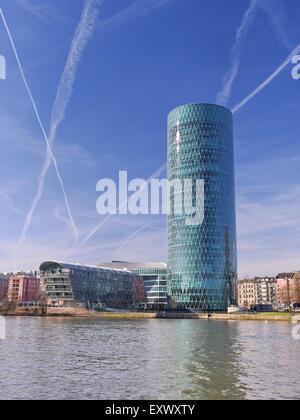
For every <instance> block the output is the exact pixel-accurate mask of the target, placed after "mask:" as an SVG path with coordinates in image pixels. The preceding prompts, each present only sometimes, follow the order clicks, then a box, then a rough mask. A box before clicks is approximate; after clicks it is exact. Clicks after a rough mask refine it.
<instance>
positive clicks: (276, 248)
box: [237, 152, 300, 277]
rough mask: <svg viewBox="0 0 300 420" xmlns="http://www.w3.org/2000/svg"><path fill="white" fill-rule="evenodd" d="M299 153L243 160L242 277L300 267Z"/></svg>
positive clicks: (240, 205) (240, 198)
mask: <svg viewBox="0 0 300 420" xmlns="http://www.w3.org/2000/svg"><path fill="white" fill-rule="evenodd" d="M291 153H292V152H291ZM299 159H300V156H299V155H298V156H290V157H289V156H284V157H282V158H280V157H274V158H273V159H268V160H266V159H262V160H259V161H256V162H255V161H251V163H246V164H242V165H239V166H238V171H237V173H238V176H237V183H238V188H237V221H238V229H237V231H238V254H239V275H240V277H244V276H247V275H249V276H257V275H262V276H263V275H276V274H277V273H278V272H280V271H290V270H294V269H297V268H298V269H299V267H300V259H299V255H300V242H299V236H300V225H299V208H300V186H299V177H298V176H297V175H296V174H297V165H298V162H299ZM291 169H293V171H292V170H291ZM278 171H279V172H278ZM249 174H250V176H249ZM279 174H280V175H279ZM284 174H286V176H283V175H284ZM288 174H290V177H291V179H290V180H289V175H288ZM293 175H294V176H293ZM287 181H288V184H287V183H286V182H287Z"/></svg>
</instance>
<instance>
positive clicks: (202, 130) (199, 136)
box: [168, 104, 237, 311]
mask: <svg viewBox="0 0 300 420" xmlns="http://www.w3.org/2000/svg"><path fill="white" fill-rule="evenodd" d="M168 171H169V174H168V176H169V180H170V181H173V180H174V179H180V180H185V179H193V180H194V181H195V180H196V179H202V180H204V221H203V223H202V224H201V225H198V226H189V225H186V217H185V216H184V215H182V216H180V215H174V214H171V215H170V216H169V220H168V234H169V243H168V266H169V273H168V288H169V294H170V296H171V302H172V306H173V307H174V308H177V309H189V310H203V311H210V310H215V311H224V310H226V309H227V307H228V306H229V305H230V304H232V303H233V302H234V300H235V282H236V276H237V256H236V215H235V181H234V150H233V120H232V114H231V112H230V111H229V110H228V109H226V108H223V107H221V106H218V105H209V104H191V105H185V106H182V107H179V108H176V109H175V110H173V111H172V112H171V113H170V115H169V119H168ZM186 194H189V195H192V197H193V200H195V198H196V196H195V194H196V192H195V188H192V190H191V191H185V193H184V196H185V195H186ZM173 196H174V192H173ZM184 198H185V197H184ZM172 200H174V197H172V193H171V202H172ZM189 201H190V202H191V200H189Z"/></svg>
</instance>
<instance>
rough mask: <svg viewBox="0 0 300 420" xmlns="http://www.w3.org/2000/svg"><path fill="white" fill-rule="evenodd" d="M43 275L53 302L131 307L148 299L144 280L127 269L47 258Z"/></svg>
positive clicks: (45, 290)
mask: <svg viewBox="0 0 300 420" xmlns="http://www.w3.org/2000/svg"><path fill="white" fill-rule="evenodd" d="M40 275H41V280H42V290H43V292H44V293H45V294H46V296H47V301H48V304H51V305H58V306H65V305H69V306H72V305H81V306H86V307H88V308H92V307H93V308H94V307H98V308H101V309H106V308H116V309H130V308H131V307H132V306H133V305H135V304H138V303H140V302H143V301H145V293H144V287H143V282H142V280H141V279H140V278H139V277H138V276H137V275H136V274H134V273H130V272H128V271H125V270H113V269H108V268H98V267H90V266H84V265H79V264H66V263H60V262H55V261H47V262H44V263H43V264H41V266H40Z"/></svg>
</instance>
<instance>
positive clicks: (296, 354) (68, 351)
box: [0, 318, 300, 400]
mask: <svg viewBox="0 0 300 420" xmlns="http://www.w3.org/2000/svg"><path fill="white" fill-rule="evenodd" d="M6 324H7V325H6V326H7V338H6V340H1V339H0V399H1V400H3V399H109V400H114V399H138V400H139V399H160V400H162V399H172V400H173V399H183V400H189V399H257V398H258V399H300V341H299V340H298V341H297V340H294V339H293V338H292V335H291V331H292V328H293V325H291V324H289V323H274V322H221V321H220V322H219V321H200V320H134V321H128V320H83V319H63V318H55V319H52V318H7V319H6Z"/></svg>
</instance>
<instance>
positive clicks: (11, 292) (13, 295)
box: [7, 274, 40, 302]
mask: <svg viewBox="0 0 300 420" xmlns="http://www.w3.org/2000/svg"><path fill="white" fill-rule="evenodd" d="M39 293H40V279H39V278H37V277H34V276H33V275H32V276H29V275H26V274H20V275H13V276H10V278H9V280H8V287H7V300H8V301H9V302H35V301H37V300H38V298H39Z"/></svg>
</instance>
